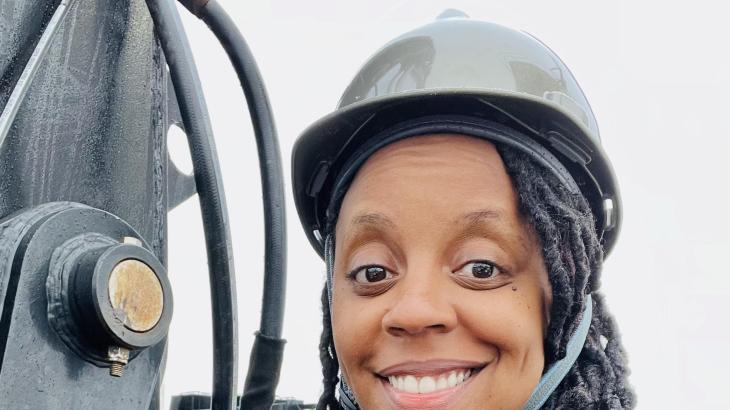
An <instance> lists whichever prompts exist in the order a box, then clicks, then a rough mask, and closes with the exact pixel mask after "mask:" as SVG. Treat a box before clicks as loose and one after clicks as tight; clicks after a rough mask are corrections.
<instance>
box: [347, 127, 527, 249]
mask: <svg viewBox="0 0 730 410" xmlns="http://www.w3.org/2000/svg"><path fill="white" fill-rule="evenodd" d="M485 210H486V211H489V212H495V213H496V214H498V215H500V217H501V218H502V219H504V220H505V222H508V223H514V222H517V220H518V219H519V215H518V211H517V198H516V194H515V192H514V189H513V187H512V182H511V180H510V178H509V175H508V174H507V171H506V169H505V167H504V163H503V162H502V159H501V157H500V155H499V153H498V151H497V149H496V148H495V146H494V145H493V144H492V143H490V142H488V141H486V140H483V139H478V138H474V137H468V136H463V135H454V134H434V135H426V136H418V137H411V138H408V139H405V140H402V141H399V142H396V143H393V144H391V145H388V146H386V147H384V148H383V149H381V150H379V151H378V152H376V153H375V154H373V155H372V156H371V157H370V158H369V159H368V160H367V161H366V162H365V164H363V166H362V167H361V168H360V170H359V171H358V174H357V176H356V177H355V179H354V180H353V182H352V184H351V185H350V188H349V190H348V192H347V194H346V195H345V198H344V200H343V203H342V207H341V209H340V215H339V219H338V224H337V231H338V236H339V235H340V234H342V233H344V232H342V230H350V229H354V228H355V227H357V225H358V223H356V222H359V221H360V222H361V221H363V219H362V218H361V216H362V215H374V214H377V215H382V216H386V217H387V218H388V219H389V220H390V221H392V222H393V225H397V226H400V225H404V224H408V223H416V224H423V222H425V221H429V220H430V221H431V222H433V223H434V224H435V223H437V222H441V223H447V224H448V223H451V222H452V221H454V220H455V219H457V218H459V217H460V216H463V215H467V214H469V213H471V212H475V211H479V212H482V211H485ZM366 220H367V219H366Z"/></svg>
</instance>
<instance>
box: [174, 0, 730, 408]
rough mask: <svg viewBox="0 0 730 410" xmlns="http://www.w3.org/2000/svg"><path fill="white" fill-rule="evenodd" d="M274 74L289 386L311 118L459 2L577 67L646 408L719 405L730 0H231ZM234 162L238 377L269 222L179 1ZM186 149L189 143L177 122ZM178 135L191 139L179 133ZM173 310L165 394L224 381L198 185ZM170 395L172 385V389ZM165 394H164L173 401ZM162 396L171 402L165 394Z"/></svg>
mask: <svg viewBox="0 0 730 410" xmlns="http://www.w3.org/2000/svg"><path fill="white" fill-rule="evenodd" d="M218 1H219V2H220V3H222V5H223V6H224V7H226V9H227V10H228V12H229V13H230V14H231V15H232V17H233V19H234V20H235V21H236V22H237V23H238V25H239V27H240V28H241V31H242V32H243V34H244V36H246V38H247V40H248V42H249V45H250V46H251V48H252V50H253V52H254V54H255V56H256V59H257V61H258V64H259V67H260V68H261V71H262V73H263V76H264V80H265V81H266V85H267V87H268V90H269V95H270V97H271V103H272V106H273V109H274V114H275V115H276V120H277V126H278V130H279V136H280V143H281V149H282V155H283V157H284V167H285V173H286V177H287V187H286V193H287V196H288V200H289V202H288V227H289V242H288V243H289V245H288V246H289V260H288V265H289V279H288V285H289V286H288V296H287V314H286V321H285V329H284V336H285V338H286V339H287V340H288V343H287V347H286V354H285V359H284V365H283V370H282V375H281V382H280V384H279V388H278V394H279V395H280V396H294V397H296V398H299V399H302V400H305V401H307V402H314V401H315V400H316V398H317V397H318V396H319V393H320V391H321V385H320V383H321V370H320V366H319V358H318V349H317V343H318V338H319V333H320V330H321V324H320V323H321V312H320V306H319V294H320V291H321V286H322V283H323V280H324V264H323V263H322V262H321V260H320V259H319V258H318V257H317V256H316V254H315V252H314V251H313V250H312V249H311V248H310V246H309V243H308V241H307V240H306V238H305V236H304V233H303V231H302V229H301V225H300V224H299V220H298V218H297V215H296V211H295V209H294V204H293V202H292V201H291V186H290V181H291V179H290V177H289V175H290V168H289V161H290V156H291V148H292V145H293V143H294V141H295V139H296V137H297V136H298V134H299V133H300V132H301V131H302V130H303V129H304V128H305V127H306V126H308V125H309V124H310V123H312V122H313V121H315V120H316V119H318V118H319V117H321V116H323V115H325V114H327V113H328V112H330V111H332V110H333V109H334V107H335V104H336V103H337V100H338V99H339V97H340V94H341V93H342V91H343V90H344V88H345V87H346V85H347V84H348V82H349V81H350V79H351V78H352V77H353V75H354V74H355V72H356V71H357V69H358V68H359V66H360V65H361V64H362V63H363V62H364V61H365V59H366V58H367V57H368V56H369V55H370V54H372V53H373V52H375V51H376V50H377V49H378V48H379V47H380V46H381V45H383V44H384V43H385V42H386V41H388V40H390V39H392V38H393V37H395V36H397V35H399V34H401V33H403V32H405V31H407V30H410V29H412V28H415V27H417V26H419V25H422V24H425V23H428V22H430V21H432V20H433V19H434V17H436V16H437V15H438V14H439V13H440V12H441V11H443V10H444V9H446V8H457V9H461V10H463V11H465V12H466V13H467V14H469V15H470V16H471V17H472V18H476V19H482V20H489V21H493V22H497V23H500V24H503V25H507V26H510V27H512V28H516V29H521V30H525V31H527V32H529V33H531V34H533V35H535V36H536V37H538V38H539V39H541V40H542V41H543V42H545V43H546V44H547V45H548V46H549V47H551V48H552V49H553V50H554V51H555V52H556V53H557V54H558V55H559V56H560V57H561V58H562V60H563V61H564V62H565V63H566V65H567V66H568V67H570V69H571V71H572V72H573V74H574V75H575V77H576V78H577V80H578V82H579V83H580V85H581V86H582V88H583V90H584V91H585V93H586V95H587V97H588V100H589V101H590V103H591V105H592V107H593V111H594V112H595V114H596V116H597V118H598V124H599V127H600V130H601V136H602V138H603V141H604V147H605V149H606V151H607V153H608V154H609V156H610V158H611V161H612V163H613V165H614V169H615V171H616V174H617V177H618V180H619V184H620V189H621V194H622V198H623V206H624V224H623V228H622V231H621V235H620V238H619V241H618V243H617V246H616V247H615V249H614V251H613V252H612V254H611V255H610V256H609V258H608V260H607V262H606V264H605V267H604V272H603V281H602V284H603V287H602V290H603V292H604V293H605V295H606V298H607V302H608V305H609V307H610V309H611V311H612V312H613V313H614V315H615V317H616V320H617V321H618V324H619V327H620V330H621V332H622V334H623V341H624V345H625V347H626V349H627V350H628V354H629V366H630V368H631V370H632V376H631V382H632V384H633V386H634V388H635V390H636V392H637V395H638V404H639V406H638V408H640V409H656V408H676V409H680V408H682V409H683V408H720V407H721V406H723V405H725V406H726V405H727V403H726V400H727V398H726V397H723V395H722V393H724V392H725V391H726V389H727V382H728V377H727V369H729V368H730V353H728V346H729V345H730V320H728V318H727V312H730V269H728V263H727V262H726V257H727V254H728V253H729V252H730V239H728V232H730V217H729V216H728V211H729V210H730V165H728V164H730V142H728V136H730V133H729V132H728V131H729V128H730V122H729V121H728V115H729V113H728V105H729V104H728V102H727V101H728V95H730V79H729V78H728V74H730V50H728V47H727V41H726V39H728V38H730V28H729V27H728V24H727V16H728V13H727V12H726V11H725V10H724V9H722V6H721V5H720V4H722V3H720V2H709V1H693V2H689V3H686V4H685V5H684V6H681V5H677V4H676V3H674V2H671V3H670V2H666V1H663V2H660V1H645V2H641V4H638V3H639V2H629V1H619V2H586V1H551V2H537V1H536V2H525V1H514V0H510V1H489V2H485V1H466V0H463V1H427V0H411V1H394V0H389V1H383V0H369V1H361V2H357V3H355V2H351V1H341V0H340V1H314V0H310V1H306V2H303V1H293V0H292V1H271V2H264V1H245V2H244V1H240V0H218ZM183 14H184V15H183V19H184V22H185V24H186V29H187V31H188V36H189V37H190V40H191V43H192V47H193V53H194V54H195V56H196V60H197V64H198V70H199V72H200V76H201V79H202V82H203V88H204V91H205V95H206V98H207V101H208V108H209V110H210V115H211V119H212V122H213V129H214V131H215V134H216V138H217V141H216V143H217V146H218V153H219V157H220V161H221V168H222V171H223V177H224V183H225V188H226V194H227V196H228V207H229V208H228V212H229V215H230V220H231V231H232V232H231V233H232V237H233V248H234V256H235V265H236V272H237V280H238V307H239V339H240V353H239V357H240V363H239V380H240V381H239V391H240V389H241V388H242V386H243V380H244V378H245V375H246V369H247V363H248V357H249V351H250V347H251V344H252V342H253V332H254V331H255V330H256V329H257V327H258V323H259V313H260V298H261V282H262V271H263V243H262V242H263V224H262V208H261V204H260V198H261V194H260V183H259V174H258V163H257V157H256V149H255V145H254V138H253V134H252V131H251V126H250V123H249V120H248V113H247V111H246V106H245V102H244V100H243V96H242V93H241V91H240V89H239V86H238V80H237V79H236V77H235V74H234V72H233V70H232V69H231V68H230V66H229V64H228V60H227V58H226V56H225V54H224V52H223V51H222V49H221V48H220V46H219V45H218V44H217V42H216V41H215V38H214V37H213V36H212V35H211V34H209V33H208V31H207V28H206V27H205V26H204V25H203V23H202V22H200V21H198V20H196V19H194V18H192V17H188V15H187V13H186V12H185V13H183ZM171 139H172V140H171V144H172V149H173V150H174V152H173V156H174V158H175V159H177V160H178V162H179V163H180V164H181V165H180V166H181V167H186V166H187V168H188V169H190V168H191V167H190V165H189V159H187V162H188V164H187V165H185V162H186V155H187V154H186V150H185V149H184V148H185V143H184V141H183V140H182V137H180V136H172V137H171ZM180 147H182V148H183V149H179V148H180ZM169 223H170V227H169V235H170V248H169V252H170V257H169V260H170V263H169V273H170V280H171V282H172V285H173V291H174V296H175V312H174V318H173V321H172V325H171V330H170V337H169V355H168V359H167V363H168V364H167V371H166V375H165V386H164V394H165V397H166V398H169V396H171V395H173V394H179V393H181V392H184V391H190V390H199V391H207V392H209V391H210V390H211V386H210V383H211V373H212V371H211V369H212V367H211V366H212V355H211V346H212V341H211V333H210V332H211V331H210V296H209V295H210V294H209V287H208V280H207V268H206V259H205V247H204V244H203V233H202V232H203V231H202V224H201V222H200V216H199V210H198V203H197V200H189V201H187V202H186V203H184V204H183V205H181V206H180V207H178V208H177V209H175V210H174V211H173V212H172V214H171V215H170V219H169ZM166 400H167V399H166ZM167 402H168V401H166V403H167ZM165 406H167V404H165Z"/></svg>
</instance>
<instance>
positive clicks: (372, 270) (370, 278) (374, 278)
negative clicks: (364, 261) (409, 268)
mask: <svg viewBox="0 0 730 410" xmlns="http://www.w3.org/2000/svg"><path fill="white" fill-rule="evenodd" d="M392 277H393V274H392V273H391V272H390V271H388V270H387V269H385V268H384V267H382V266H365V267H363V268H360V269H359V270H357V271H356V272H355V274H354V278H355V281H356V282H359V283H375V282H380V281H383V280H386V279H391V278H392Z"/></svg>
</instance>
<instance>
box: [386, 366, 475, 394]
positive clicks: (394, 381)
mask: <svg viewBox="0 0 730 410" xmlns="http://www.w3.org/2000/svg"><path fill="white" fill-rule="evenodd" d="M471 376H472V371H471V369H466V370H462V371H451V372H449V373H448V374H441V375H438V376H423V377H415V376H413V375H410V374H409V375H406V376H388V382H389V383H390V385H391V386H393V387H394V388H395V389H397V390H401V391H404V392H406V393H420V394H425V393H432V392H434V391H438V390H444V389H448V388H451V387H454V386H457V385H459V384H461V383H463V382H464V381H466V380H468V379H469V377H471Z"/></svg>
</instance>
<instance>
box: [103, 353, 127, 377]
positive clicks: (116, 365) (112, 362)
mask: <svg viewBox="0 0 730 410" xmlns="http://www.w3.org/2000/svg"><path fill="white" fill-rule="evenodd" d="M107 361H109V374H111V375H112V376H114V377H122V374H124V366H125V365H126V364H127V363H128V362H129V350H128V349H125V348H123V347H119V346H109V351H108V353H107Z"/></svg>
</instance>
